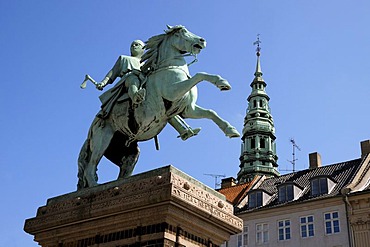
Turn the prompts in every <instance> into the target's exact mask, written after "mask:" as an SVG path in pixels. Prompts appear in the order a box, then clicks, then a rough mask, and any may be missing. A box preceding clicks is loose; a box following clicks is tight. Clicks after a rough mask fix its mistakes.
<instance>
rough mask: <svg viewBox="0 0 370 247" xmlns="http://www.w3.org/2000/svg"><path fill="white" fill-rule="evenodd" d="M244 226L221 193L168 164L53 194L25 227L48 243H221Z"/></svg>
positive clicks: (106, 246)
mask: <svg viewBox="0 0 370 247" xmlns="http://www.w3.org/2000/svg"><path fill="white" fill-rule="evenodd" d="M242 227H243V222H242V220H241V219H239V218H238V217H236V216H234V214H233V207H232V205H231V204H229V203H228V202H226V200H225V197H224V196H223V195H222V194H220V193H218V192H216V191H215V190H213V189H211V188H209V187H207V186H206V185H204V184H202V183H200V182H199V181H197V180H195V179H194V178H192V177H190V176H188V175H186V174H185V173H183V172H181V171H180V170H178V169H176V168H175V167H173V166H166V167H163V168H159V169H156V170H152V171H149V172H146V173H142V174H138V175H135V176H132V177H130V178H128V179H125V180H118V181H114V182H110V183H106V184H102V185H99V186H96V187H92V188H87V189H83V190H80V191H76V192H73V193H69V194H66V195H62V196H58V197H54V198H50V199H48V201H47V204H46V205H45V206H42V207H40V208H39V209H38V211H37V215H36V217H34V218H31V219H27V220H26V222H25V226H24V230H25V231H26V232H28V233H29V234H32V235H34V239H35V241H37V242H38V243H39V245H41V246H43V247H85V246H86V247H87V246H95V247H97V246H100V247H111V246H114V247H118V246H119V247H121V246H122V247H123V246H218V245H221V244H222V243H223V242H224V241H225V240H228V239H229V237H230V235H232V234H237V233H239V232H241V230H242Z"/></svg>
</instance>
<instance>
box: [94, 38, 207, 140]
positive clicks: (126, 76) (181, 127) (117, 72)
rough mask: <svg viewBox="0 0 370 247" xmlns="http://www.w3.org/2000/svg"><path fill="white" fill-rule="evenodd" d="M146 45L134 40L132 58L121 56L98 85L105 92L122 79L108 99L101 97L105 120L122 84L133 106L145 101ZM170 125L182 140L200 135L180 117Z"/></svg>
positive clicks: (131, 50)
mask: <svg viewBox="0 0 370 247" xmlns="http://www.w3.org/2000/svg"><path fill="white" fill-rule="evenodd" d="M144 47H145V44H144V42H143V41H141V40H134V41H133V42H132V43H131V46H130V52H131V56H125V55H121V56H119V58H118V60H117V62H116V63H115V64H114V66H113V68H112V69H111V70H110V71H109V72H108V73H107V75H106V76H105V77H104V79H103V80H102V81H101V82H100V83H98V84H97V85H96V88H97V89H99V90H103V88H104V87H105V86H106V85H107V84H112V83H113V82H114V81H115V80H116V78H117V77H120V78H121V79H120V80H119V81H118V82H117V84H116V85H115V86H114V87H113V88H112V89H110V91H111V92H110V93H109V94H108V96H107V97H108V98H107V99H105V96H104V95H105V94H106V93H105V94H103V95H102V97H100V99H101V101H102V103H103V104H102V110H101V111H100V113H99V114H98V116H99V117H101V118H105V117H107V116H108V114H109V112H110V110H111V109H112V107H113V104H114V103H115V102H116V100H117V99H118V98H119V97H120V92H121V88H122V86H123V85H122V84H124V87H125V88H126V89H127V93H128V97H129V98H130V99H131V100H132V103H133V104H139V103H140V102H142V101H143V100H144V99H145V94H146V90H145V88H141V87H140V86H141V81H142V79H143V78H141V77H142V76H141V72H140V67H141V66H142V63H141V61H140V60H141V56H142V55H143V54H144ZM168 122H169V124H170V125H171V126H172V127H173V128H175V129H176V130H177V132H178V133H179V134H180V135H179V136H178V137H180V138H181V139H182V140H184V141H185V140H187V139H188V138H190V137H192V136H195V135H197V134H198V133H199V131H200V128H196V129H192V128H191V127H190V126H189V125H188V124H187V123H186V122H185V121H184V120H183V119H182V118H181V117H180V116H178V115H177V116H174V117H172V118H171V119H169V120H168Z"/></svg>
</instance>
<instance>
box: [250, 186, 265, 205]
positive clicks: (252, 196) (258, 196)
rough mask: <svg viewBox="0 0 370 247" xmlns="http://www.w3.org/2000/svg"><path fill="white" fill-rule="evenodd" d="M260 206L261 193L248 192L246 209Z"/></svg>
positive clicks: (261, 202)
mask: <svg viewBox="0 0 370 247" xmlns="http://www.w3.org/2000/svg"><path fill="white" fill-rule="evenodd" d="M252 199H253V200H252ZM252 202H253V204H252ZM262 205H263V191H262V190H255V191H252V192H250V193H249V195H248V207H249V208H257V207H261V206H262Z"/></svg>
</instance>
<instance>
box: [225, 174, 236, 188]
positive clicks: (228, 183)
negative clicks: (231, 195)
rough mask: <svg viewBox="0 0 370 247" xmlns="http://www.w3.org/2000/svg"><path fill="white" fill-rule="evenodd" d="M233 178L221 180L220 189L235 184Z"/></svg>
mask: <svg viewBox="0 0 370 247" xmlns="http://www.w3.org/2000/svg"><path fill="white" fill-rule="evenodd" d="M235 185H236V183H235V178H233V177H229V178H224V179H222V180H221V189H225V188H230V187H233V186H235Z"/></svg>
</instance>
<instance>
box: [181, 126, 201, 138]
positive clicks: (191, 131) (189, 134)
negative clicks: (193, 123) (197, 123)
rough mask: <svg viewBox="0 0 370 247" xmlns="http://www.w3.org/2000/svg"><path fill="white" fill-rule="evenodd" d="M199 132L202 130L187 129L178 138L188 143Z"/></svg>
mask: <svg viewBox="0 0 370 247" xmlns="http://www.w3.org/2000/svg"><path fill="white" fill-rule="evenodd" d="M199 131H201V128H195V129H191V128H189V129H186V130H185V131H184V132H183V133H181V134H180V135H179V136H177V138H181V140H183V141H186V140H187V139H189V138H190V137H192V136H196V135H198V133H199Z"/></svg>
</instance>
